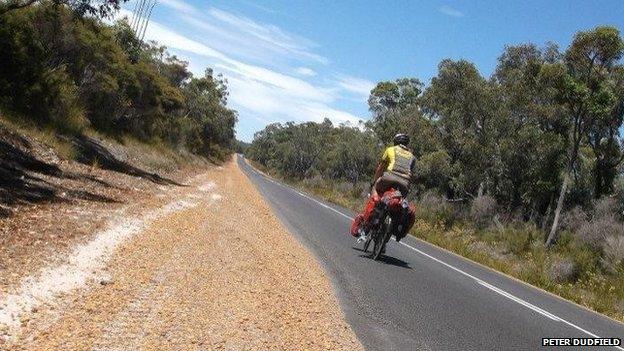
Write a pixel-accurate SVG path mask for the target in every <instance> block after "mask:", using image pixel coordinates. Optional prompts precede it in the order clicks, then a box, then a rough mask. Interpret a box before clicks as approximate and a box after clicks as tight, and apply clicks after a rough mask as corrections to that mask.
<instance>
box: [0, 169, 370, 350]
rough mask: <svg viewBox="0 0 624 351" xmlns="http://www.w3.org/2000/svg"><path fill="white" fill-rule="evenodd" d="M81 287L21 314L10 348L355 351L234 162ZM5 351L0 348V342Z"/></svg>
mask: <svg viewBox="0 0 624 351" xmlns="http://www.w3.org/2000/svg"><path fill="white" fill-rule="evenodd" d="M171 196H172V197H173V199H172V200H175V199H178V201H179V200H180V199H183V201H186V202H187V203H191V204H192V205H190V206H183V207H181V208H179V209H178V210H176V211H172V212H170V213H168V214H165V215H163V216H160V217H158V218H156V219H154V220H153V221H152V222H151V224H149V225H147V226H146V227H145V229H144V230H143V231H142V232H141V233H138V234H137V235H134V236H133V237H131V238H130V239H129V240H128V241H126V242H125V243H123V244H122V245H120V246H119V247H118V248H117V250H116V251H115V254H114V255H113V256H112V258H111V259H110V261H109V262H108V265H107V267H106V268H105V269H104V270H102V271H101V272H98V273H97V274H96V275H95V277H96V278H94V279H92V280H91V281H90V282H89V284H88V285H87V287H86V289H79V290H77V291H75V292H72V293H69V294H66V295H64V296H62V297H60V298H58V301H55V302H54V303H49V304H46V305H44V306H42V307H40V308H37V309H36V310H34V311H31V312H30V313H28V315H26V316H24V317H23V319H22V321H23V323H22V327H21V330H20V334H19V336H18V337H17V338H15V339H14V341H13V342H11V343H10V344H9V343H7V344H5V346H6V347H10V348H12V349H37V350H57V349H64V350H85V349H86V350H136V349H142V350H215V349H217V350H260V349H261V350H267V349H270V350H357V349H361V345H360V344H359V342H358V341H357V339H356V337H355V335H354V333H353V331H352V330H351V329H350V327H349V326H348V324H347V323H346V322H345V320H344V316H343V314H342V313H341V311H340V309H339V306H338V303H337V300H336V298H335V296H334V294H333V291H332V289H331V285H330V282H329V279H328V278H327V277H326V276H325V274H324V272H323V270H322V269H321V267H320V265H319V264H318V263H317V262H316V261H315V260H314V258H313V257H312V256H311V254H309V253H308V252H307V251H306V250H305V249H304V248H303V247H302V246H301V245H300V244H299V243H298V242H297V241H296V240H295V239H294V237H293V236H292V235H290V234H289V233H287V232H286V230H285V229H284V228H283V226H282V225H281V223H280V222H279V221H278V220H277V219H276V217H275V216H274V215H273V213H272V212H271V210H270V208H269V206H268V205H267V204H266V203H265V202H264V200H263V199H262V198H261V196H260V195H259V194H258V193H257V191H256V190H255V188H254V187H253V185H252V184H251V183H250V182H249V180H248V179H247V178H246V177H245V176H244V175H243V174H242V172H241V171H240V170H239V169H238V167H237V166H236V164H235V163H234V162H229V163H227V164H226V165H225V166H224V167H223V168H214V169H211V170H209V171H208V172H206V173H205V174H203V175H201V176H198V177H195V178H194V179H193V181H192V183H191V186H189V187H187V188H184V189H181V190H180V191H179V192H177V193H176V194H174V195H171ZM0 348H1V344H0Z"/></svg>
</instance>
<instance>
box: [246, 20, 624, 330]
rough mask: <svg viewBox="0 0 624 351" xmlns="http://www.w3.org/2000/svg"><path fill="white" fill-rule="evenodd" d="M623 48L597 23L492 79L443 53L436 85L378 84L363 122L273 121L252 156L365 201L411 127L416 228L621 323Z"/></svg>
mask: <svg viewBox="0 0 624 351" xmlns="http://www.w3.org/2000/svg"><path fill="white" fill-rule="evenodd" d="M623 54H624V42H623V41H622V38H621V36H620V33H619V31H618V30H617V29H616V28H614V27H609V26H602V27H597V28H595V29H593V30H589V31H584V32H578V33H577V34H576V35H575V36H574V38H573V39H572V42H571V44H570V46H569V47H568V48H567V49H565V50H564V51H561V50H559V48H558V47H557V46H556V45H554V44H547V45H546V46H545V47H542V48H540V47H538V46H536V45H534V44H523V45H516V46H508V47H506V48H505V49H504V51H503V53H502V54H501V55H500V57H499V58H498V65H497V67H496V69H495V71H494V73H493V74H492V76H491V77H483V76H482V75H481V74H480V73H479V72H478V71H477V69H476V67H475V66H474V65H473V64H472V63H470V62H468V61H465V60H459V61H453V60H449V59H447V60H443V61H442V62H440V64H439V67H438V74H437V75H436V76H435V77H433V78H432V79H431V82H430V83H429V84H428V85H427V86H425V85H424V84H423V83H422V82H421V81H420V80H418V79H417V78H402V79H397V80H395V81H386V82H380V83H378V84H377V86H376V87H375V88H374V89H373V90H372V91H371V93H370V97H369V100H368V103H369V108H370V111H371V113H372V118H371V119H370V120H369V121H368V122H366V123H365V124H362V125H359V126H350V125H340V126H334V125H332V123H331V122H330V121H329V120H325V121H324V122H322V123H313V122H308V123H303V124H294V123H286V124H273V125H269V126H268V127H266V128H265V129H264V130H262V131H260V132H258V133H257V134H256V135H255V138H254V140H253V142H252V143H251V145H250V146H249V147H248V148H247V150H246V152H245V154H246V156H247V157H248V158H249V159H251V160H253V161H254V162H255V163H256V164H258V165H260V166H261V167H263V168H264V169H267V170H269V171H270V172H272V173H273V174H274V175H277V176H280V177H283V178H285V179H287V180H288V181H290V182H292V183H294V184H296V185H299V186H301V187H303V188H305V189H307V190H310V191H312V192H314V193H316V194H317V195H320V196H322V197H325V198H326V199H329V200H330V201H334V202H336V203H339V204H343V205H346V206H349V207H351V208H354V209H359V206H361V205H362V202H363V198H362V197H361V192H360V191H359V190H360V189H361V188H360V187H359V186H363V187H366V185H367V184H368V182H369V181H370V178H371V176H372V174H373V171H374V168H375V167H376V165H377V162H378V159H379V157H380V155H381V151H382V148H383V147H384V146H385V145H388V144H389V143H390V142H391V140H392V137H393V135H394V134H395V133H397V132H404V133H408V134H409V135H410V136H411V145H410V147H411V149H412V150H413V151H414V154H415V155H416V157H417V159H418V162H417V167H416V168H417V170H416V172H415V175H414V179H412V181H413V184H414V185H413V186H412V192H411V193H410V195H409V197H410V199H412V200H414V201H415V202H416V203H417V212H418V219H417V222H416V225H415V227H414V230H413V234H415V235H417V236H419V237H421V238H423V239H425V240H427V241H429V242H431V243H433V244H436V245H439V246H442V247H444V248H447V249H450V250H452V251H455V252H457V253H459V254H462V255H464V256H467V257H469V258H471V259H474V260H476V261H478V262H481V263H484V264H487V265H489V266H491V267H493V268H496V269H499V270H501V271H503V272H505V273H508V274H511V275H514V276H516V277H518V278H520V279H523V280H524V281H526V282H529V283H531V284H534V285H536V286H539V287H542V288H544V289H547V290H549V291H552V292H554V293H557V294H559V295H561V296H563V297H565V298H568V299H571V300H573V301H576V302H578V303H580V304H583V305H585V306H588V307H591V308H593V309H595V310H597V311H599V312H603V313H606V314H608V315H610V316H612V317H614V318H617V319H619V320H622V321H624V275H623V274H622V269H623V262H624V249H623V245H624V226H623V224H622V209H623V208H624V186H623V185H624V177H622V162H623V161H624V150H623V144H622V141H621V139H620V129H621V127H622V122H623V119H624V65H622V62H621V58H622V55H623ZM346 183H348V184H352V186H353V189H354V191H349V188H348V187H347V186H346V185H345V184H346ZM358 184H360V185H358ZM356 190H357V191H356ZM354 195H355V196H354ZM356 196H358V197H356ZM349 198H350V199H351V200H345V199H349Z"/></svg>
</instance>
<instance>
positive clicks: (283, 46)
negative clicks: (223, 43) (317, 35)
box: [195, 8, 329, 64]
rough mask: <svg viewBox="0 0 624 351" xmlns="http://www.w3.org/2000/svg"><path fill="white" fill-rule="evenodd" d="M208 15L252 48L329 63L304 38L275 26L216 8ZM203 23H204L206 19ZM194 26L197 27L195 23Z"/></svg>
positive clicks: (312, 43)
mask: <svg viewBox="0 0 624 351" xmlns="http://www.w3.org/2000/svg"><path fill="white" fill-rule="evenodd" d="M209 14H210V15H211V16H212V18H213V19H215V20H217V21H219V22H220V23H219V27H221V28H223V26H224V25H225V26H226V28H227V29H228V30H229V31H230V32H232V33H236V34H237V35H238V36H240V37H242V38H245V41H246V42H247V43H249V44H251V45H253V46H254V47H255V46H261V47H262V48H264V50H271V51H274V52H277V53H282V54H289V55H291V56H294V57H295V58H299V59H304V60H311V61H314V62H317V63H321V64H328V62H329V60H328V59H327V58H325V57H323V56H320V55H318V54H315V53H313V52H312V51H311V50H312V48H315V47H317V46H318V45H316V44H315V43H314V42H312V41H310V40H308V39H306V38H303V37H300V36H297V35H294V34H291V33H287V32H285V31H283V30H281V29H280V28H278V27H276V26H273V25H267V24H262V23H259V22H256V21H253V20H252V19H250V18H247V17H243V16H238V15H235V14H232V13H230V12H227V11H223V10H220V9H216V8H212V9H210V11H209ZM203 21H204V22H205V21H206V19H203ZM195 24H196V25H197V22H196V21H195ZM250 37H251V38H250ZM250 39H252V40H250Z"/></svg>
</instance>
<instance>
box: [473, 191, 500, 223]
mask: <svg viewBox="0 0 624 351" xmlns="http://www.w3.org/2000/svg"><path fill="white" fill-rule="evenodd" d="M495 215H496V200H495V199H494V198H493V197H491V196H488V195H483V196H480V197H477V198H476V199H474V200H473V201H472V204H471V205H470V218H471V219H472V221H473V222H474V223H475V225H476V226H477V227H479V228H484V227H486V226H488V225H489V224H490V223H492V219H493V218H494V216H495Z"/></svg>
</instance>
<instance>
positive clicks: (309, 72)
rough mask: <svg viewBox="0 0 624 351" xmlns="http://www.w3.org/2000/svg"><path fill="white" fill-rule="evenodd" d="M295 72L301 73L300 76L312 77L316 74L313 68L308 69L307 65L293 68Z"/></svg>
mask: <svg viewBox="0 0 624 351" xmlns="http://www.w3.org/2000/svg"><path fill="white" fill-rule="evenodd" d="M295 72H297V73H298V74H300V75H302V76H306V77H313V76H315V75H316V72H314V70H313V69H310V68H308V67H297V68H296V69H295Z"/></svg>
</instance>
